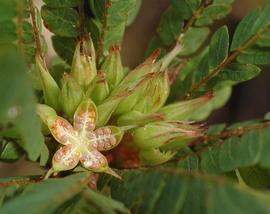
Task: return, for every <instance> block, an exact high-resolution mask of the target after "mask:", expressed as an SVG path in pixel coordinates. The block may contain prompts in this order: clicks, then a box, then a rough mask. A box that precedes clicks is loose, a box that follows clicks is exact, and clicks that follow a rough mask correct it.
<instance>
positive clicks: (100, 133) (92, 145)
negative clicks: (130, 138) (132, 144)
mask: <svg viewBox="0 0 270 214" xmlns="http://www.w3.org/2000/svg"><path fill="white" fill-rule="evenodd" d="M97 116H98V115H97V110H96V106H95V104H94V103H93V102H92V101H91V100H90V99H85V100H84V101H82V102H81V104H80V105H79V106H78V108H77V110H76V112H75V114H74V119H73V126H72V125H71V124H70V123H69V122H68V121H67V120H66V119H64V118H63V117H60V116H57V115H56V113H55V114H53V115H51V114H49V116H48V115H47V116H46V123H47V125H48V128H49V130H50V132H51V134H52V135H53V137H54V138H55V139H56V140H57V141H58V142H59V143H61V144H62V145H63V146H62V147H61V148H60V149H59V150H57V151H56V153H55V154H54V156H53V160H52V169H53V171H56V172H59V171H65V170H70V169H73V168H74V167H76V166H77V164H78V163H79V162H81V164H82V166H83V167H84V168H86V169H88V170H90V171H93V172H105V173H109V174H112V175H114V176H117V174H116V173H115V172H114V171H113V170H112V169H110V168H109V166H108V162H107V159H106V157H105V156H104V155H103V154H102V153H101V151H107V150H110V149H112V148H114V147H115V146H117V145H118V144H119V142H120V141H121V139H122V137H123V130H122V129H121V128H119V127H116V126H105V127H101V128H98V129H96V130H95V123H96V121H97ZM43 121H44V117H43Z"/></svg>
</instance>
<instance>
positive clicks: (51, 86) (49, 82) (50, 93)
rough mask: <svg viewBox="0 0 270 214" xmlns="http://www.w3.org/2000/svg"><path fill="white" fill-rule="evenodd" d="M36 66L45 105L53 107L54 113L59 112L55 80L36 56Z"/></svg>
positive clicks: (57, 88) (41, 60) (58, 91)
mask: <svg viewBox="0 0 270 214" xmlns="http://www.w3.org/2000/svg"><path fill="white" fill-rule="evenodd" d="M36 65H37V70H38V73H39V78H40V82H41V85H42V91H43V95H44V100H45V103H46V104H47V105H49V106H51V107H53V108H54V109H55V110H56V111H58V110H59V102H58V96H59V93H60V89H59V87H58V85H57V83H56V82H55V80H54V79H53V78H52V76H51V75H50V73H49V71H48V69H47V67H46V65H45V62H44V61H43V59H41V57H40V56H36Z"/></svg>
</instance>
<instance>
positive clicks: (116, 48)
mask: <svg viewBox="0 0 270 214" xmlns="http://www.w3.org/2000/svg"><path fill="white" fill-rule="evenodd" d="M110 51H111V52H119V51H120V45H117V44H114V45H112V46H111V47H110Z"/></svg>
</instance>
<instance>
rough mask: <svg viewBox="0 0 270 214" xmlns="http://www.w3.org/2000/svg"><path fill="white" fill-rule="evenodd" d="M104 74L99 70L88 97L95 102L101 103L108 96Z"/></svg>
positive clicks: (107, 86)
mask: <svg viewBox="0 0 270 214" xmlns="http://www.w3.org/2000/svg"><path fill="white" fill-rule="evenodd" d="M105 76H106V74H105V73H104V72H102V71H99V72H98V74H97V76H96V78H95V80H94V86H93V88H92V90H91V92H90V94H91V95H90V98H91V99H92V100H93V101H94V102H95V103H96V104H97V105H99V104H101V103H102V102H103V101H104V100H105V99H106V98H107V97H108V96H109V93H110V91H109V85H108V83H107V81H106V79H105Z"/></svg>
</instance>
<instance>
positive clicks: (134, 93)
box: [115, 73, 155, 115]
mask: <svg viewBox="0 0 270 214" xmlns="http://www.w3.org/2000/svg"><path fill="white" fill-rule="evenodd" d="M154 75H155V74H154V73H149V74H147V75H145V76H143V77H142V78H141V79H138V80H136V81H133V82H131V83H129V84H127V85H123V86H122V87H120V88H121V91H122V92H124V91H129V92H130V95H129V96H127V97H126V98H125V99H123V100H122V101H121V103H120V104H119V105H118V107H117V109H116V110H115V114H116V115H121V114H125V113H128V112H130V111H132V110H133V108H134V106H135V105H136V103H137V102H138V101H139V100H140V99H142V98H143V95H144V91H145V89H146V87H147V85H148V84H149V81H150V80H151V79H152V78H153V77H154ZM118 93H119V92H118Z"/></svg>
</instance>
